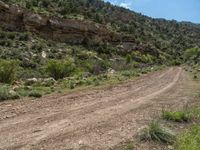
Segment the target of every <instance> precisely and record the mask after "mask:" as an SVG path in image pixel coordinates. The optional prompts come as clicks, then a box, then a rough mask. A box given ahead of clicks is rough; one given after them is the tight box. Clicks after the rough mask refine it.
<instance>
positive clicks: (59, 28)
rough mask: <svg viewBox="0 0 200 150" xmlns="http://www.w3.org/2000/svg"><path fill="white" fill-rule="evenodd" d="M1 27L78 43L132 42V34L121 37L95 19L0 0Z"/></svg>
mask: <svg viewBox="0 0 200 150" xmlns="http://www.w3.org/2000/svg"><path fill="white" fill-rule="evenodd" d="M0 27H1V28H3V29H5V30H10V31H29V32H33V33H36V34H38V35H40V36H42V37H43V38H46V39H52V40H56V41H60V42H66V43H73V44H81V43H83V42H87V41H93V42H94V43H100V42H109V43H119V42H123V41H125V42H133V41H134V39H133V38H132V37H128V38H127V37H124V36H122V35H120V34H117V33H115V32H111V31H109V30H108V29H106V27H105V26H103V25H99V24H96V23H91V22H90V23H88V22H84V21H80V20H70V19H68V20H66V19H65V20H64V19H60V18H54V17H47V16H43V15H40V14H36V13H33V12H31V11H29V10H26V9H23V8H20V7H18V6H16V5H10V6H8V5H7V4H5V3H3V2H1V1H0Z"/></svg>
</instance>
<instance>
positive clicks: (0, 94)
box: [0, 86, 19, 101]
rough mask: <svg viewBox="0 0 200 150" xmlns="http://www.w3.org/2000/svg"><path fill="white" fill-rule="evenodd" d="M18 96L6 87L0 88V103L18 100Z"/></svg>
mask: <svg viewBox="0 0 200 150" xmlns="http://www.w3.org/2000/svg"><path fill="white" fill-rule="evenodd" d="M18 98H19V95H18V94H17V93H15V92H11V91H10V89H9V88H8V87H7V86H1V87H0V101H5V100H13V99H18Z"/></svg>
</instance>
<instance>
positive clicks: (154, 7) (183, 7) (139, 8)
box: [105, 0, 200, 23]
mask: <svg viewBox="0 0 200 150" xmlns="http://www.w3.org/2000/svg"><path fill="white" fill-rule="evenodd" d="M105 1H109V2H111V3H112V4H114V5H119V6H122V7H125V8H129V9H131V10H133V11H136V12H139V13H142V14H144V15H147V16H151V17H154V18H166V19H170V20H171V19H175V20H178V21H191V22H194V23H200V0H105Z"/></svg>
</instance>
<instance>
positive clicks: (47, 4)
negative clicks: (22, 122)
mask: <svg viewBox="0 0 200 150" xmlns="http://www.w3.org/2000/svg"><path fill="white" fill-rule="evenodd" d="M194 47H195V48H194ZM198 47H200V26H199V25H197V24H192V23H188V22H181V23H179V22H177V21H168V20H164V19H153V18H150V17H147V16H144V15H141V14H138V13H135V12H133V11H130V10H127V9H125V8H121V7H117V6H113V5H111V4H110V3H105V2H103V1H101V0H42V1H41V0H0V100H5V99H11V98H12V97H13V98H17V97H18V96H16V94H15V95H13V93H15V92H13V91H12V92H11V93H10V92H9V89H10V88H13V89H15V91H16V93H17V94H18V95H19V96H40V93H41V91H42V94H47V93H51V92H53V91H60V90H63V89H65V88H66V87H67V88H70V89H73V88H75V87H77V86H82V85H86V86H88V85H99V84H100V83H102V82H108V81H109V82H110V80H111V81H113V80H114V82H116V81H121V80H126V79H128V78H131V77H135V76H139V75H141V74H143V73H146V72H148V71H152V70H154V69H156V68H157V67H156V66H161V65H178V64H180V63H183V62H184V61H187V60H189V61H188V62H191V61H192V60H193V58H195V59H196V62H197V61H198V60H199V49H198ZM110 74H111V75H110ZM16 84H17V85H18V86H17V87H15V86H16ZM5 86H6V87H5ZM7 86H8V87H7ZM13 86H14V87H13ZM37 92H39V94H38V93H37ZM11 96H12V97H11Z"/></svg>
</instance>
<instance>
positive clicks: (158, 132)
mask: <svg viewBox="0 0 200 150" xmlns="http://www.w3.org/2000/svg"><path fill="white" fill-rule="evenodd" d="M140 139H141V140H145V141H150V140H154V141H159V142H163V143H170V144H172V143H173V142H174V141H175V136H174V135H173V134H172V133H171V132H170V131H168V130H167V129H165V128H163V127H161V126H160V125H159V123H158V122H155V121H153V122H151V123H150V124H149V127H148V128H145V129H143V130H142V131H141V133H140Z"/></svg>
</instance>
